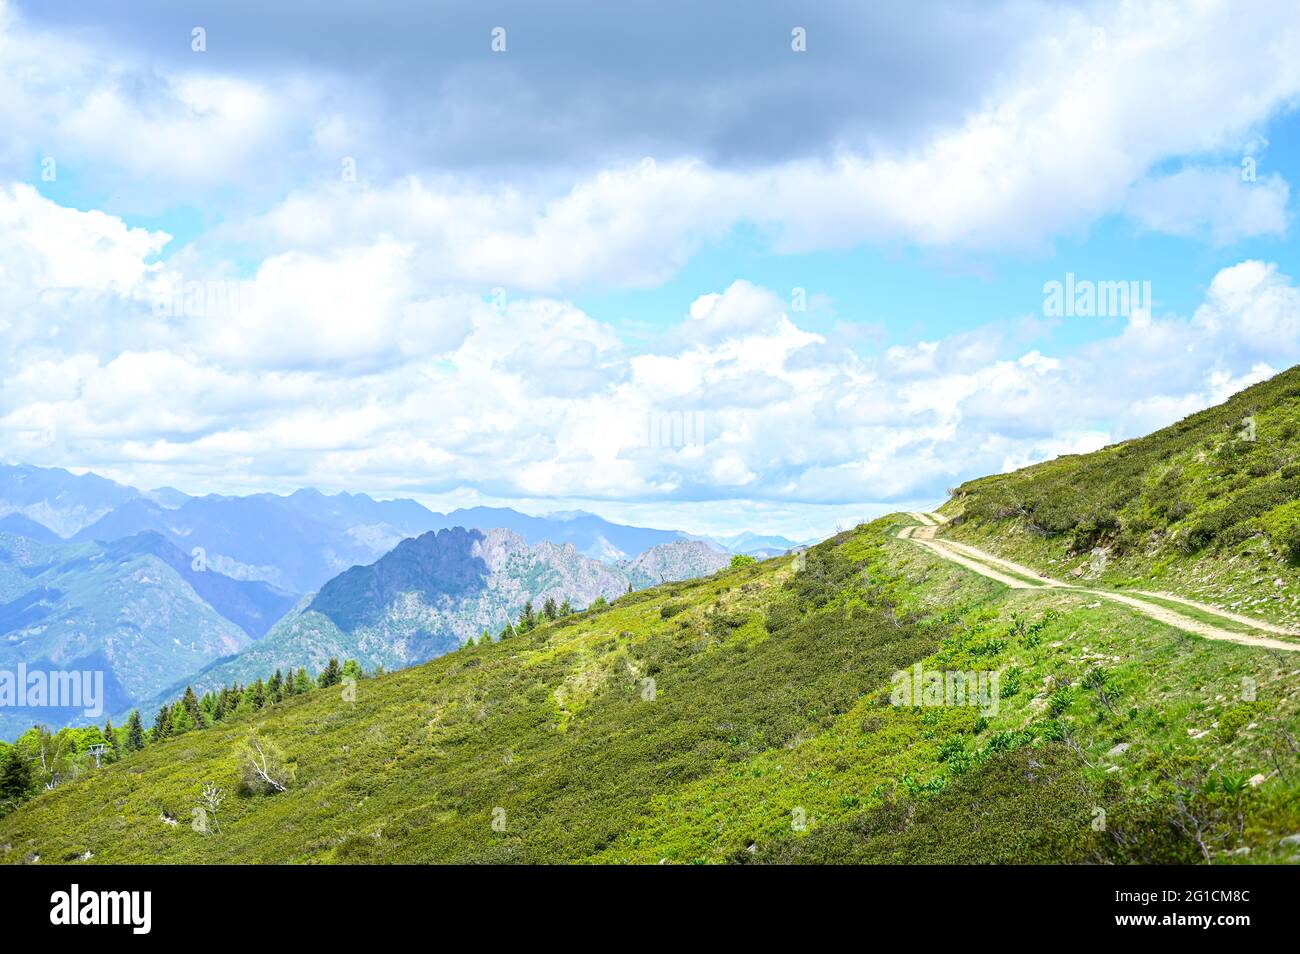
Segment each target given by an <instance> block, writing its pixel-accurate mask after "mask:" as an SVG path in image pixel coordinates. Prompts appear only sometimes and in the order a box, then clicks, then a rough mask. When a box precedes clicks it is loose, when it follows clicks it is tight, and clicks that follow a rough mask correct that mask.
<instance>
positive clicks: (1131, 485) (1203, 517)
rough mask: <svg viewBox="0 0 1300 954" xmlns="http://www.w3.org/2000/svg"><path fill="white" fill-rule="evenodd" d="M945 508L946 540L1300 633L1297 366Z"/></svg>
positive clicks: (998, 480)
mask: <svg viewBox="0 0 1300 954" xmlns="http://www.w3.org/2000/svg"><path fill="white" fill-rule="evenodd" d="M1248 418H1249V419H1251V420H1252V421H1253V422H1254V433H1253V437H1254V440H1247V439H1246V437H1247V436H1251V435H1250V431H1249V429H1248V427H1247V424H1246V421H1247V419H1248ZM944 509H945V512H948V513H949V514H950V515H951V516H953V517H954V518H955V520H954V525H953V526H952V527H951V528H946V529H945V531H944V534H943V535H948V534H952V535H954V536H955V537H956V538H958V539H961V540H966V541H968V542H970V543H973V544H975V545H977V546H981V547H984V548H986V549H989V550H991V551H993V552H995V553H998V554H999V555H1002V556H1005V557H1008V558H1010V559H1014V560H1016V561H1018V562H1021V563H1025V564H1028V565H1031V566H1034V567H1035V568H1037V569H1040V570H1042V571H1044V572H1047V573H1049V574H1051V575H1054V576H1056V577H1058V578H1067V579H1068V578H1073V577H1074V575H1075V574H1078V576H1079V577H1080V578H1081V579H1082V580H1084V581H1086V582H1089V583H1092V584H1102V585H1110V586H1115V587H1131V588H1135V589H1140V590H1150V591H1167V592H1171V593H1175V594H1178V595H1181V596H1185V597H1191V598H1193V599H1198V600H1201V601H1203V602H1207V603H1212V604H1214V605H1218V606H1223V607H1227V608H1230V609H1233V610H1235V611H1237V612H1241V613H1245V614H1247V615H1251V616H1257V617H1259V618H1261V619H1266V620H1270V621H1273V622H1276V623H1282V624H1285V625H1289V626H1292V627H1296V628H1300V368H1293V369H1291V370H1289V371H1286V372H1283V373H1282V374H1280V375H1278V376H1276V377H1274V378H1272V379H1271V380H1269V381H1265V382H1263V383H1261V384H1258V385H1255V386H1254V387H1251V388H1248V389H1246V390H1245V391H1242V392H1241V393H1240V394H1237V395H1236V396H1234V397H1233V398H1232V399H1231V400H1229V401H1228V402H1226V403H1225V404H1222V405H1219V406H1218V407H1214V408H1210V409H1209V410H1207V411H1203V412H1201V413H1199V414H1194V415H1192V416H1191V417H1188V418H1187V419H1185V420H1183V421H1180V422H1179V423H1178V424H1175V425H1173V426H1172V427H1168V428H1165V429H1164V430H1161V431H1157V432H1156V433H1154V434H1151V435H1149V436H1147V437H1143V438H1139V439H1137V440H1133V441H1128V442H1126V443H1123V444H1117V445H1114V446H1112V447H1107V448H1104V449H1103V450H1100V451H1098V452H1096V453H1093V454H1084V455H1072V456H1067V457H1060V458H1057V459H1055V460H1052V461H1048V462H1046V463H1043V464H1038V465H1035V466H1033V467H1027V468H1025V469H1023V470H1019V471H1016V472H1014V473H1011V474H1004V475H998V476H994V477H985V478H982V479H980V480H974V481H970V482H968V483H966V484H963V485H962V486H961V487H959V488H958V489H957V491H956V492H955V494H954V499H953V500H952V501H951V502H950V503H949V504H948V505H947V506H946V507H945V508H944ZM1094 548H1095V549H1099V550H1104V551H1105V561H1104V565H1099V566H1095V565H1094V564H1095V563H1099V562H1100V561H1098V560H1095V559H1094V557H1093V554H1092V551H1093V549H1094Z"/></svg>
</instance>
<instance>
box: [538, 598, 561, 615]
mask: <svg viewBox="0 0 1300 954" xmlns="http://www.w3.org/2000/svg"><path fill="white" fill-rule="evenodd" d="M542 615H543V616H545V617H546V618H547V619H548V620H555V619H557V618H558V617H559V615H560V608H559V606H557V605H556V603H555V597H554V596H548V597H546V602H545V603H543V604H542Z"/></svg>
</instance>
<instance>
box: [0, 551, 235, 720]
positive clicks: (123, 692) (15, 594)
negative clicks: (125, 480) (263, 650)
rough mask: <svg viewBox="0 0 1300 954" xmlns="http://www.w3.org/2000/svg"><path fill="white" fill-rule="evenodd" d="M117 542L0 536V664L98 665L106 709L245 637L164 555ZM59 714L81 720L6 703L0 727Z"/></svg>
mask: <svg viewBox="0 0 1300 954" xmlns="http://www.w3.org/2000/svg"><path fill="white" fill-rule="evenodd" d="M127 543H129V541H122V542H119V543H118V544H117V545H116V546H111V547H105V546H101V545H97V544H66V543H65V544H57V545H50V544H41V543H39V542H37V541H33V540H30V539H28V538H25V537H15V536H12V535H0V600H2V601H3V605H0V669H6V670H10V671H13V670H15V669H16V668H17V666H18V665H19V664H20V663H22V664H24V665H25V666H27V668H28V669H29V670H35V669H60V670H73V671H80V670H102V671H103V672H104V680H105V687H106V691H107V699H106V700H105V705H106V708H105V712H106V713H107V712H112V711H116V710H118V709H121V708H123V707H126V706H128V705H130V704H132V703H133V702H135V701H137V700H140V699H144V698H147V697H149V696H151V695H152V694H154V693H156V692H158V691H159V690H161V689H162V688H163V687H164V686H166V685H168V684H169V683H170V682H171V680H172V679H174V678H175V674H177V673H180V672H187V671H192V670H194V669H197V668H199V667H201V666H203V665H205V664H207V663H209V662H210V661H212V660H214V659H217V658H220V657H222V656H227V655H230V654H231V653H236V652H238V651H239V650H241V649H243V648H244V647H245V646H247V645H248V644H249V643H250V642H251V641H252V640H251V638H250V637H249V635H248V634H247V633H246V632H244V631H243V630H242V629H241V628H240V627H239V626H238V625H236V624H235V623H234V622H232V621H231V620H229V619H227V618H226V617H224V616H222V615H221V614H220V613H219V612H218V611H217V610H216V609H214V608H213V607H212V606H211V605H209V604H208V603H207V602H206V601H205V600H204V599H203V598H202V597H200V596H199V595H198V593H197V592H195V590H194V588H193V587H192V586H191V585H190V584H189V582H187V580H186V579H185V577H184V576H183V575H182V574H181V573H180V572H178V571H177V569H176V568H175V567H174V566H172V564H171V562H170V561H169V560H168V559H167V558H166V557H165V556H160V555H158V554H157V553H155V552H151V550H150V548H149V547H148V546H145V547H141V548H136V547H133V546H129V545H124V544H127ZM212 582H213V584H215V585H219V581H215V580H214V581H212ZM232 582H233V581H232ZM69 719H72V720H74V721H81V719H80V713H79V712H75V713H74V712H61V711H59V710H53V709H38V710H32V711H30V712H28V711H24V710H21V709H13V708H6V709H3V710H0V734H2V735H4V736H7V737H11V736H13V735H16V734H17V733H19V732H21V731H23V730H24V729H27V728H29V727H30V725H31V724H32V723H33V722H34V721H40V722H46V723H54V724H62V722H63V721H67V720H69Z"/></svg>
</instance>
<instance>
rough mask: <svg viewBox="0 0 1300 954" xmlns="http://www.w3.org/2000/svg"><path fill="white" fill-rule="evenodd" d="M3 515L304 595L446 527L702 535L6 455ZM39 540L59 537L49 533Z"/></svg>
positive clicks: (615, 537) (536, 539)
mask: <svg viewBox="0 0 1300 954" xmlns="http://www.w3.org/2000/svg"><path fill="white" fill-rule="evenodd" d="M0 520H5V521H10V522H11V524H12V526H11V531H12V532H16V533H21V534H23V535H25V536H28V537H30V538H32V539H38V538H42V535H41V531H40V528H42V527H43V528H45V529H46V530H49V531H52V532H53V533H54V534H57V536H58V537H60V538H69V539H71V540H72V541H73V542H93V541H112V540H118V539H122V538H124V537H129V536H134V535H136V534H139V533H142V532H153V533H157V534H160V535H161V536H163V537H165V538H167V539H168V540H169V541H171V542H172V543H173V544H174V545H175V546H177V547H179V548H180V549H182V550H184V551H185V552H186V553H189V554H191V557H201V558H202V560H203V561H204V562H205V563H206V565H207V566H209V567H211V568H212V569H214V570H216V571H217V572H219V573H222V574H224V575H226V576H228V577H231V578H233V579H240V580H262V581H264V582H267V583H270V584H272V585H273V586H276V587H278V588H280V589H282V590H285V591H288V592H290V593H295V594H299V595H305V594H307V593H312V592H315V591H316V590H318V589H319V588H320V587H321V586H322V585H323V584H324V583H325V582H326V581H327V580H329V579H331V578H332V577H334V576H336V575H338V574H339V573H341V572H343V571H344V570H347V569H348V568H349V567H352V566H358V565H364V564H367V563H372V562H374V561H375V560H377V559H378V558H379V557H381V556H383V555H384V554H385V553H387V552H388V551H389V550H391V549H392V548H393V547H395V546H396V545H397V544H398V543H399V542H401V541H402V540H404V539H407V538H408V537H414V536H418V535H420V534H422V533H427V532H428V531H430V530H443V529H448V528H451V527H465V528H470V529H480V530H489V529H505V530H511V531H514V532H515V533H517V534H518V535H519V536H520V537H522V538H523V539H524V540H525V541H526V542H527V543H529V544H538V543H542V542H549V543H556V544H564V543H569V544H572V545H573V547H574V548H575V549H576V550H577V551H578V552H579V553H581V554H582V555H584V556H587V557H591V558H592V559H596V560H603V561H606V562H610V563H616V562H618V561H620V560H634V559H636V557H638V556H640V555H641V554H642V553H645V552H646V551H647V550H649V549H650V548H651V547H655V546H658V545H660V544H663V543H671V542H673V541H676V540H693V539H704V538H699V537H694V536H692V535H690V534H686V533H683V532H681V531H678V530H657V529H651V528H645V527H633V526H627V525H623V524H616V523H611V522H610V521H608V520H604V519H602V518H601V517H598V516H596V515H594V514H590V513H585V512H583V511H570V512H561V513H552V514H547V515H545V516H539V517H538V516H529V515H527V514H523V513H520V512H519V511H517V510H512V509H510V508H503V507H471V508H468V509H461V510H454V511H452V512H451V513H447V514H443V513H436V512H434V511H431V510H429V509H428V508H426V507H425V506H423V505H422V504H420V503H417V502H416V501H414V500H402V499H398V500H375V499H373V498H371V497H369V496H367V495H365V494H347V493H342V494H336V495H334V496H327V495H325V494H322V493H320V492H319V491H317V490H299V491H297V492H295V493H292V494H289V495H287V496H279V495H276V494H253V495H250V496H246V497H225V496H217V495H209V496H205V497H189V496H187V495H185V494H183V493H182V492H180V491H178V490H175V489H174V488H164V489H162V490H155V491H139V490H135V489H134V488H131V487H126V486H124V485H122V484H117V483H114V482H113V481H110V480H105V479H104V478H102V477H96V476H94V475H91V474H87V475H84V476H80V477H78V476H74V475H73V474H70V473H68V472H67V471H64V470H57V469H45V468H38V467H6V466H0ZM32 524H35V525H36V526H32ZM33 534H35V536H33ZM43 539H45V541H46V542H54V541H53V540H52V538H50V537H49V536H48V534H46V535H44V536H43ZM711 542H714V543H715V545H716V546H717V547H718V548H719V549H724V550H726V551H728V552H731V553H749V554H753V555H758V556H769V555H772V554H775V553H783V552H785V551H786V550H788V549H790V548H791V547H793V546H795V545H796V544H795V543H794V542H793V541H790V540H786V539H785V538H783V537H762V536H758V535H755V534H752V533H746V534H741V535H740V536H738V537H733V538H730V540H729V542H728V541H721V542H717V541H711Z"/></svg>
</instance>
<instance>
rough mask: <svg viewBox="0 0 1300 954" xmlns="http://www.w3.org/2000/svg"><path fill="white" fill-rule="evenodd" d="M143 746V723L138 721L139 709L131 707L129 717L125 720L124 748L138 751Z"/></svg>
mask: <svg viewBox="0 0 1300 954" xmlns="http://www.w3.org/2000/svg"><path fill="white" fill-rule="evenodd" d="M143 748H144V724H143V723H142V722H141V721H140V710H139V709H132V710H131V717H130V718H129V719H127V720H126V750H127V751H128V752H139V751H140V750H141V749H143Z"/></svg>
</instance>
